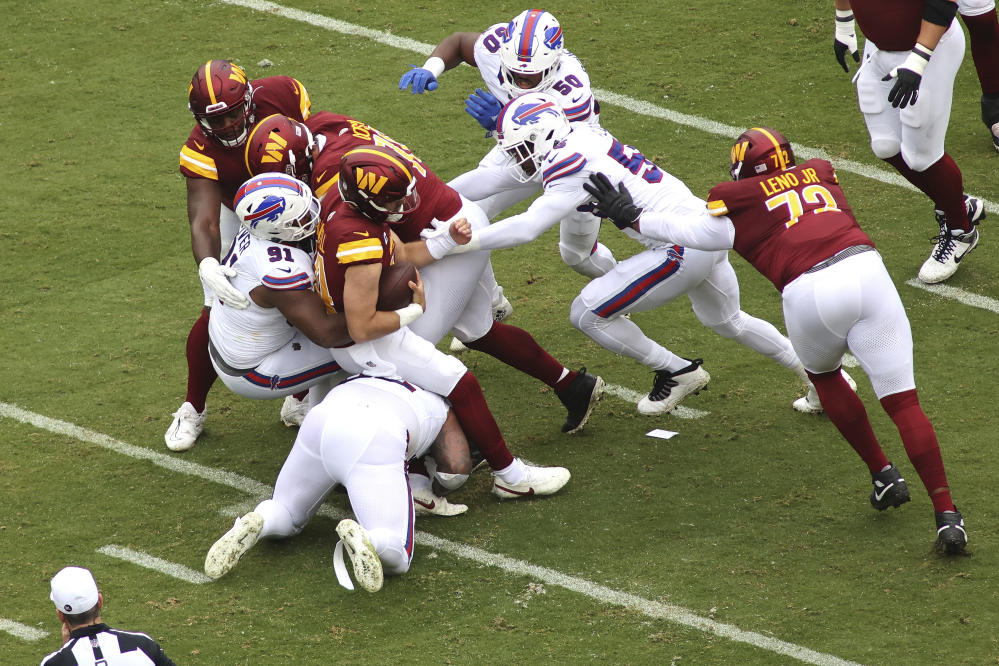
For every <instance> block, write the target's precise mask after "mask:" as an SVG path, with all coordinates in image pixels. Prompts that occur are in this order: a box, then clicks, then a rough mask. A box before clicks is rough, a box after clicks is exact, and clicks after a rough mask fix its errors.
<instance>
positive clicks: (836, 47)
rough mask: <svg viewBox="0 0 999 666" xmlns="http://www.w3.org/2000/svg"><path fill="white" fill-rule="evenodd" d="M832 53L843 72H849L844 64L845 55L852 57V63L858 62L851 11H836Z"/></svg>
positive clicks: (858, 55)
mask: <svg viewBox="0 0 999 666" xmlns="http://www.w3.org/2000/svg"><path fill="white" fill-rule="evenodd" d="M833 52H834V53H835V54H836V62H838V63H839V66H840V67H842V68H843V71H844V72H849V71H850V66H849V65H847V64H846V54H847V53H849V54H850V55H851V56H853V62H860V52H859V51H858V50H857V33H856V30H855V29H854V21H853V12H852V11H849V10H836V37H835V39H834V41H833Z"/></svg>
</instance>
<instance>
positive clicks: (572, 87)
mask: <svg viewBox="0 0 999 666" xmlns="http://www.w3.org/2000/svg"><path fill="white" fill-rule="evenodd" d="M463 62H464V63H468V64H469V65H471V66H472V67H477V68H478V70H479V73H480V74H481V75H482V82H483V83H484V84H485V86H486V90H482V89H481V88H479V89H476V91H475V92H474V93H473V94H472V95H470V96H469V97H468V99H467V101H466V102H465V111H466V112H468V113H469V114H470V115H471V116H472V117H473V118H475V120H476V121H478V123H479V124H480V125H481V126H482V127H483V128H484V129H485V130H486V131H487V132H488V134H487V136H491V135H492V133H493V132H495V130H496V118H497V116H498V115H499V111H500V108H501V107H502V106H503V105H504V104H506V103H507V102H508V101H510V100H511V99H513V98H514V97H517V96H519V95H523V94H525V93H529V92H536V91H544V90H547V91H549V92H551V93H552V94H553V95H554V96H555V97H556V99H557V100H558V104H559V106H560V107H561V108H562V110H563V111H564V112H565V115H566V117H567V118H568V119H569V121H570V122H572V123H574V124H575V123H583V124H592V125H598V124H599V117H600V105H599V104H598V103H597V101H596V99H595V98H594V96H593V90H592V89H591V88H590V77H589V75H588V74H587V73H586V70H585V69H584V68H583V65H582V63H580V61H579V59H578V58H577V57H576V56H575V55H573V54H572V53H570V52H569V51H567V50H566V49H565V44H564V40H563V35H562V27H561V25H560V24H559V22H558V20H557V19H556V18H555V17H554V16H552V15H551V14H550V13H548V12H546V11H542V10H540V9H530V10H527V11H523V12H521V13H520V14H518V15H517V16H515V17H514V18H513V19H512V20H511V21H509V22H504V23H497V24H495V25H493V26H491V27H489V28H487V29H486V30H485V31H483V32H481V33H478V32H455V33H453V34H451V35H449V36H447V37H445V38H444V40H443V41H441V42H440V44H438V45H437V47H436V48H434V50H433V52H432V53H431V55H430V58H428V59H427V61H426V63H424V65H423V67H421V68H413V69H410V70H409V71H408V72H406V73H405V74H403V75H402V78H401V79H400V80H399V89H400V90H405V89H407V88H410V89H411V90H412V92H413V93H414V94H422V93H423V92H425V91H428V90H436V89H437V86H438V82H437V78H438V77H439V76H440V75H441V74H442V73H443V72H444V71H446V70H448V69H452V68H454V67H457V66H458V65H460V64H461V63H463ZM504 162H505V155H503V153H502V151H500V150H499V149H498V148H497V147H496V146H495V145H494V146H493V147H492V149H491V150H490V151H489V152H488V153H487V154H486V155H485V157H483V158H482V160H481V161H480V162H479V164H478V166H477V167H476V168H475V169H472V170H471V171H468V172H467V173H464V174H462V175H460V176H458V177H457V178H455V179H454V180H452V181H451V182H449V183H448V185H450V186H451V187H453V188H454V189H456V190H457V191H458V192H459V193H461V195H462V196H464V197H466V198H467V199H469V200H471V201H474V202H476V203H478V204H479V205H480V206H481V207H482V209H483V210H484V211H485V212H486V215H487V216H488V217H489V218H490V219H492V218H493V217H495V216H496V215H497V214H499V213H500V212H501V211H503V210H505V209H507V208H509V207H510V206H512V205H514V204H516V203H519V202H521V201H524V200H525V199H527V198H529V197H532V196H534V195H535V194H537V193H538V191H539V189H540V188H541V179H540V176H533V177H529V178H518V177H515V176H514V175H512V174H511V173H510V172H509V171H508V170H506V169H504V168H503V164H504ZM599 231H600V224H599V221H596V220H594V219H593V217H592V216H591V215H587V214H585V213H577V212H576V211H567V212H566V216H565V218H564V219H563V222H562V224H561V225H560V227H559V253H560V254H561V256H562V259H563V260H564V261H565V263H566V264H567V265H569V266H570V267H571V268H572V269H573V270H575V271H576V272H578V273H581V274H583V275H586V276H587V277H591V278H592V277H598V276H600V275H603V274H604V273H606V272H607V271H609V270H610V269H611V268H613V266H614V255H613V254H612V253H611V251H610V250H609V249H608V248H607V247H605V246H604V245H603V244H601V243H598V242H597V235H598V233H599ZM502 298H503V296H502V290H501V289H499V290H497V291H496V292H495V293H494V300H495V301H497V302H499V301H501V300H502Z"/></svg>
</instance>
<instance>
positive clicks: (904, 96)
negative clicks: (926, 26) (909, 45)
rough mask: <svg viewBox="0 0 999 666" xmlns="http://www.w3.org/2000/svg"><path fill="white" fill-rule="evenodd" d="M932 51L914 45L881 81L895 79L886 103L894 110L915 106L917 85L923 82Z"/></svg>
mask: <svg viewBox="0 0 999 666" xmlns="http://www.w3.org/2000/svg"><path fill="white" fill-rule="evenodd" d="M931 55H933V50H932V49H928V48H926V47H925V46H923V45H922V44H916V45H915V46H914V47H913V49H912V51H911V52H910V53H909V56H908V57H907V58H906V59H905V62H903V63H902V64H901V65H899V66H898V67H896V68H895V69H893V70H891V71H890V72H888V75H887V76H885V77H884V78H883V79H881V80H882V81H891V80H892V79H895V85H894V86H892V89H891V91H890V92H889V93H888V101H889V102H890V103H891V105H892V106H894V107H895V108H896V109H898V108H902V109H904V108H905V107H907V106H909V105H910V104H915V103H916V99H917V98H918V97H919V84H920V83H922V81H923V72H924V71H925V70H926V63H928V62H929V61H930V56H931Z"/></svg>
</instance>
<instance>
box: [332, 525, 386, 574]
mask: <svg viewBox="0 0 999 666" xmlns="http://www.w3.org/2000/svg"><path fill="white" fill-rule="evenodd" d="M336 533H337V534H338V535H339V536H340V543H342V544H343V546H342V547H343V549H344V550H346V551H347V557H349V558H350V563H351V564H352V565H353V567H354V580H356V581H357V584H358V585H360V586H361V587H363V588H364V589H365V590H367V591H368V592H377V591H378V590H380V589H382V583H383V582H384V581H385V577H384V574H383V573H382V561H381V559H379V558H378V553H376V552H375V547H374V546H372V545H371V541H370V540H369V539H368V534H367V532H365V531H364V528H363V527H361V526H360V525H358V524H357V523H356V522H355V521H353V520H351V519H350V518H344V519H343V520H341V521H340V523H339V524H338V525H337V526H336Z"/></svg>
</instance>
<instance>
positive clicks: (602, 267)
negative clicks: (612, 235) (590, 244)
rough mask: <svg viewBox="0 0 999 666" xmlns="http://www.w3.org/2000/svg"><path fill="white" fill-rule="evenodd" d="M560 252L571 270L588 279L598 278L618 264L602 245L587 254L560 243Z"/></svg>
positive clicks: (598, 244)
mask: <svg viewBox="0 0 999 666" xmlns="http://www.w3.org/2000/svg"><path fill="white" fill-rule="evenodd" d="M558 252H559V254H560V255H561V256H562V261H564V262H565V263H566V265H567V266H568V267H569V268H571V269H572V270H574V271H576V272H577V273H579V274H580V275H585V276H586V277H588V278H598V277H600V276H601V275H604V274H605V273H607V272H608V271H610V270H611V269H612V268H614V266H615V265H616V264H617V260H615V259H614V255H613V254H612V253H611V251H610V250H608V249H607V248H606V247H605V246H603V245H601V244H600V243H597V246H596V247H595V248H594V249H593V252H587V253H584V252H580V251H579V250H577V249H575V248H571V247H568V246H566V245H563V244H562V243H559V246H558Z"/></svg>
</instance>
